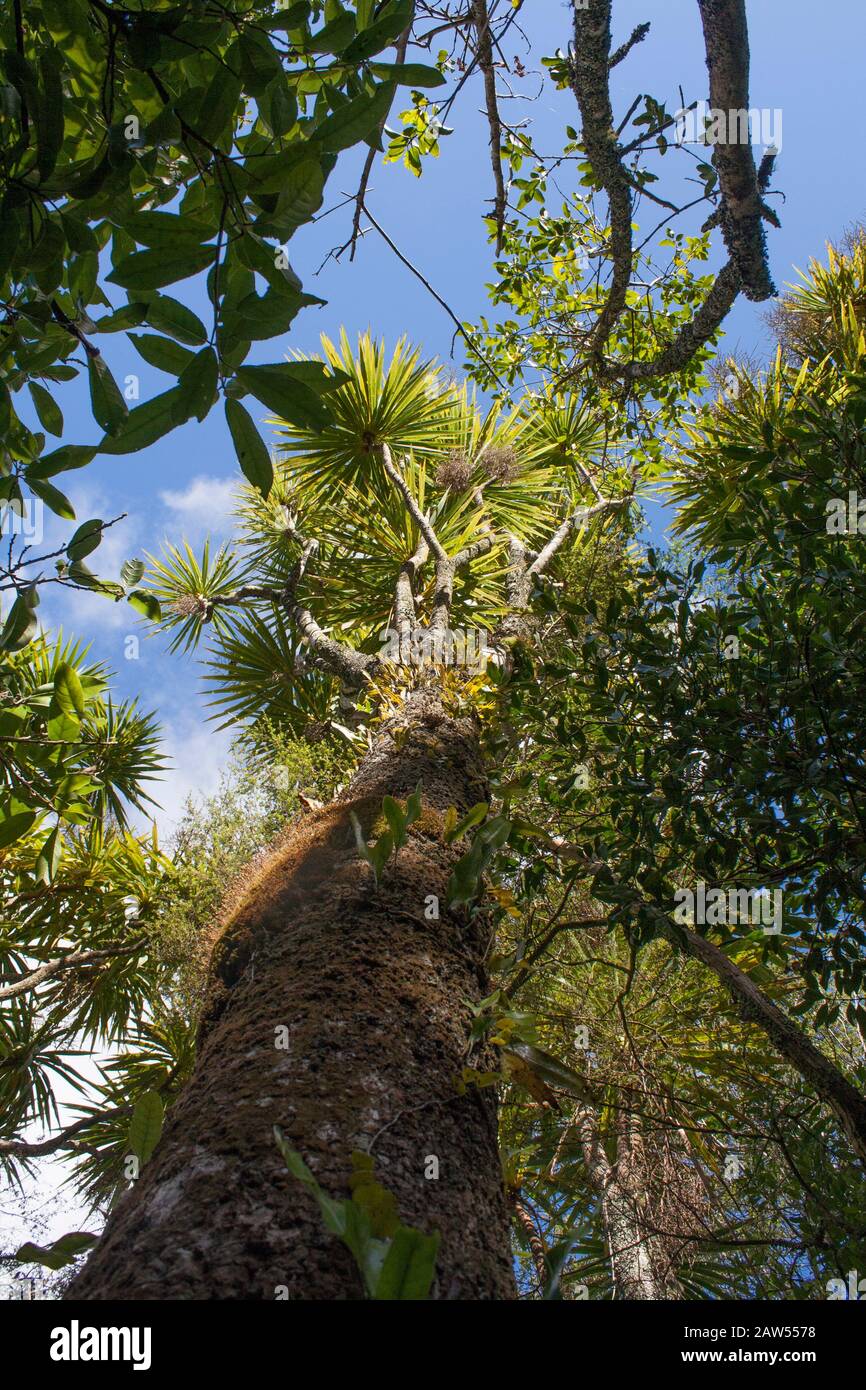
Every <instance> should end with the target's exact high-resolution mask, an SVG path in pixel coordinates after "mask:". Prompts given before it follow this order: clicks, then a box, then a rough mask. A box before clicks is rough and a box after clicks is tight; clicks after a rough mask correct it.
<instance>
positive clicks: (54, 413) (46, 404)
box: [28, 381, 63, 436]
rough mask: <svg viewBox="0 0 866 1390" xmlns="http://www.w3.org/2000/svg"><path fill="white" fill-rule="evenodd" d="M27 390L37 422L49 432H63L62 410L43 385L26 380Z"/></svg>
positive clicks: (57, 433) (58, 433)
mask: <svg viewBox="0 0 866 1390" xmlns="http://www.w3.org/2000/svg"><path fill="white" fill-rule="evenodd" d="M28 390H29V392H30V395H31V396H32V398H33V404H34V406H35V408H36V414H37V415H38V416H39V423H40V424H41V425H42V427H43V429H46V430H47V431H48V433H49V434H56V435H58V436H59V435H61V434H62V433H63V412H62V411H61V409H60V406H59V405H58V404H57V402H56V401H55V400H54V398H53V397H52V396H51V395H49V393H48V392H47V391H46V389H45V387H44V386H40V385H39V383H38V381H31V382H28Z"/></svg>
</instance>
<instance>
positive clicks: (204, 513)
mask: <svg viewBox="0 0 866 1390" xmlns="http://www.w3.org/2000/svg"><path fill="white" fill-rule="evenodd" d="M237 486H238V483H237V479H236V478H212V477H209V476H208V475H206V474H202V475H200V476H199V477H198V478H193V480H192V482H190V483H188V484H187V486H186V487H185V488H184V489H183V491H182V492H174V491H172V490H171V489H168V490H166V491H164V492H161V493H160V494H159V496H160V501H161V502H162V503H163V505H164V506H165V507H166V508H167V509H168V511H169V513H170V519H169V521H168V523H167V525H166V531H167V532H170V533H171V534H169V539H170V540H172V541H175V542H176V541H177V540H180V539H183V540H188V541H189V542H190V544H191V545H192V546H193V547H195V545H196V543H197V542H199V541H201V540H203V539H204V537H205V536H206V535H208V534H210V535H212V536H215V537H219V538H227V537H228V536H230V535H231V533H232V532H233V530H234V518H233V515H232V513H233V512H234V509H235V506H236V505H237V501H236V491H237Z"/></svg>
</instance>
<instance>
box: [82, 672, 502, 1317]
mask: <svg viewBox="0 0 866 1390" xmlns="http://www.w3.org/2000/svg"><path fill="white" fill-rule="evenodd" d="M418 782H420V783H421V786H422V798H423V814H422V816H421V818H420V820H419V821H418V822H416V823H415V825H414V826H412V828H411V829H410V832H409V841H408V843H407V844H406V845H405V846H404V847H403V848H402V849H401V850H400V851H399V854H398V855H397V858H396V862H395V861H394V860H393V859H392V861H391V864H390V865H389V867H388V868H386V869H385V871H384V873H383V874H382V876H381V878H380V882H379V886H378V888H377V887H376V886H375V884H374V881H373V875H372V871H371V869H370V867H369V866H368V865H367V864H366V863H364V862H363V860H362V859H360V858H359V856H358V851H357V847H356V844H355V840H354V835H353V832H352V827H351V823H350V815H349V813H350V811H352V810H354V812H355V813H356V815H357V816H358V819H359V820H360V822H361V824H362V826H363V827H364V830H365V832H366V833H367V838H368V839H372V838H376V837H378V835H379V834H381V833H382V830H383V829H386V828H387V825H386V824H385V823H384V822H382V823H381V824H380V822H381V817H382V811H381V808H382V798H383V796H384V795H385V794H386V793H387V794H390V795H392V796H395V797H398V798H400V797H405V796H406V795H407V794H409V793H411V792H412V791H413V790H414V789H415V786H416V784H417V783H418ZM486 790H487V789H486V781H485V776H484V770H483V764H482V761H481V757H480V754H479V750H478V739H477V730H476V728H475V726H474V724H473V723H472V722H471V721H470V720H468V719H463V718H456V717H452V716H450V715H448V714H447V713H446V712H445V711H444V710H443V707H442V704H441V701H440V700H439V698H438V696H437V695H436V694H435V693H431V692H423V691H422V692H418V693H417V694H416V695H414V696H412V697H411V700H410V701H409V702H408V703H407V705H406V706H404V708H403V710H402V711H401V712H400V714H399V715H398V716H396V717H395V719H393V720H392V721H391V722H390V723H389V724H387V725H385V726H384V729H383V732H382V734H381V736H380V737H379V739H378V741H377V742H376V743H375V745H374V747H373V748H372V749H371V751H370V753H369V754H368V755H367V757H366V758H365V759H364V761H363V763H362V764H361V766H360V768H359V770H358V772H357V775H356V776H355V778H354V780H353V782H352V784H351V785H350V787H349V788H348V790H347V791H346V792H345V793H344V794H343V796H342V797H340V798H339V800H338V801H336V802H334V803H333V804H332V805H331V806H329V807H327V808H326V809H324V810H322V811H320V812H316V813H314V814H312V815H310V816H307V817H306V818H305V819H304V820H303V821H302V822H301V823H300V824H299V825H295V826H293V827H291V828H290V829H289V830H288V832H287V833H286V836H285V838H284V839H283V841H282V843H281V844H280V845H279V846H278V847H277V848H276V849H274V850H273V851H272V852H271V853H270V854H269V856H268V858H267V859H266V861H265V862H264V865H263V866H262V867H261V868H259V869H258V870H256V871H254V872H253V873H252V874H251V877H250V879H249V880H248V883H247V885H246V888H245V890H244V891H243V892H242V893H240V894H238V895H237V897H236V901H235V905H234V910H233V911H232V912H231V914H230V916H229V917H228V919H227V920H226V921H225V925H224V927H223V930H222V932H221V934H220V936H219V937H218V939H217V941H216V945H215V948H214V951H213V956H212V962H211V980H210V986H209V996H208V1002H207V1005H206V1009H205V1015H204V1018H203V1023H202V1035H201V1041H200V1048H199V1055H198V1060H197V1063H196V1067H195V1071H194V1073H193V1076H192V1078H191V1080H190V1082H189V1084H188V1085H187V1087H186V1088H185V1090H184V1092H183V1093H182V1095H181V1096H180V1098H179V1099H178V1101H177V1102H176V1104H175V1105H174V1106H173V1107H172V1109H171V1111H170V1112H169V1115H168V1118H167V1122H166V1127H165V1132H164V1134H163V1137H162V1139H161V1140H160V1142H159V1144H158V1145H157V1148H156V1150H155V1152H154V1154H153V1156H152V1158H151V1159H150V1161H149V1163H148V1164H147V1165H146V1166H145V1167H144V1170H143V1172H142V1174H141V1176H140V1178H139V1179H138V1180H137V1181H136V1182H135V1184H134V1185H133V1188H132V1189H131V1191H130V1192H129V1193H128V1194H127V1195H126V1196H125V1197H124V1198H123V1199H122V1201H121V1202H120V1204H119V1206H118V1207H117V1209H116V1211H115V1212H114V1213H113V1214H112V1216H111V1217H110V1219H109V1221H108V1225H107V1227H106V1230H105V1233H104V1235H103V1237H102V1239H101V1241H100V1242H99V1244H98V1246H96V1247H95V1249H94V1252H93V1254H92V1255H91V1257H90V1259H89V1260H88V1262H87V1264H86V1266H85V1267H84V1269H83V1270H82V1272H81V1273H80V1274H79V1275H78V1276H77V1277H76V1279H75V1280H74V1281H73V1282H72V1284H71V1285H70V1287H69V1290H68V1293H67V1297H68V1298H73V1299H74V1298H88V1299H109V1298H121V1299H123V1298H127V1299H129V1298H150V1299H173V1298H192V1299H227V1298H228V1299H273V1298H275V1297H289V1298H295V1299H298V1298H304V1299H314V1298H320V1299H340V1298H358V1297H361V1296H362V1293H363V1290H362V1285H361V1282H360V1278H359V1275H358V1273H357V1270H356V1268H355V1265H354V1262H353V1260H352V1258H351V1257H350V1256H349V1254H348V1252H347V1251H346V1250H345V1249H344V1248H343V1246H342V1245H341V1244H340V1243H339V1242H338V1241H337V1240H336V1239H335V1238H334V1237H332V1236H330V1235H329V1234H328V1233H327V1232H326V1230H325V1227H324V1225H323V1222H322V1218H321V1215H320V1212H319V1209H318V1207H317V1205H316V1203H315V1201H314V1199H313V1198H312V1197H311V1195H310V1193H309V1192H308V1191H307V1189H306V1188H305V1187H304V1186H303V1185H302V1184H301V1183H300V1182H298V1181H297V1180H296V1179H295V1178H293V1177H291V1176H290V1175H289V1173H288V1172H287V1171H286V1168H285V1165H284V1162H283V1159H282V1157H281V1156H280V1153H279V1151H278V1150H277V1147H276V1144H275V1142H274V1137H273V1127H274V1125H279V1126H280V1127H281V1129H282V1130H283V1132H284V1134H285V1136H286V1139H287V1141H288V1142H289V1144H291V1146H292V1147H293V1148H295V1149H297V1150H298V1151H299V1152H300V1153H301V1155H302V1156H303V1158H304V1159H305V1160H306V1161H307V1163H308V1164H309V1166H310V1168H311V1169H312V1170H313V1173H314V1174H315V1176H316V1178H317V1180H318V1181H319V1182H320V1183H321V1184H322V1186H323V1187H324V1188H325V1189H326V1191H327V1192H329V1193H330V1194H331V1195H333V1196H339V1197H343V1196H348V1195H349V1191H348V1183H347V1180H348V1177H349V1175H350V1173H351V1166H352V1165H351V1154H352V1151H353V1150H363V1151H370V1150H372V1152H373V1155H374V1157H375V1160H376V1174H377V1177H378V1178H379V1180H380V1181H381V1182H382V1183H383V1184H384V1185H385V1186H386V1187H387V1188H389V1189H390V1190H391V1191H392V1192H393V1193H394V1195H395V1197H396V1201H397V1207H398V1211H399V1215H400V1219H401V1220H402V1221H403V1222H404V1223H405V1224H407V1225H412V1226H416V1227H419V1228H421V1229H422V1230H423V1231H425V1232H432V1231H434V1230H438V1231H440V1232H441V1245H440V1249H439V1256H438V1261H437V1267H436V1280H435V1282H434V1286H433V1290H432V1296H433V1297H434V1298H440V1299H446V1298H450V1299H454V1298H463V1299H509V1298H513V1297H515V1296H516V1289H515V1283H514V1276H513V1272H512V1264H511V1256H510V1237H509V1222H508V1215H507V1206H506V1197H505V1193H504V1190H503V1183H502V1174H501V1170H500V1164H499V1155H498V1148H497V1131H496V1102H495V1098H494V1095H493V1093H492V1091H491V1089H490V1088H487V1089H484V1090H483V1091H482V1090H478V1089H477V1088H474V1087H470V1089H469V1090H468V1092H467V1093H466V1094H465V1095H463V1096H460V1095H459V1093H458V1091H457V1089H456V1088H455V1079H456V1078H457V1077H458V1076H459V1075H460V1072H461V1070H462V1068H463V1067H464V1066H466V1065H467V1063H469V1064H470V1065H472V1066H475V1067H481V1068H484V1067H485V1066H489V1065H490V1064H491V1063H490V1058H489V1057H486V1056H485V1055H484V1053H483V1052H482V1053H481V1055H480V1056H479V1054H478V1053H477V1052H476V1053H475V1054H474V1055H473V1056H472V1057H471V1058H468V1057H467V1050H468V1035H469V1024H470V1015H469V1010H468V1009H467V1007H466V1001H467V1000H476V999H478V998H481V997H483V996H484V995H485V994H486V993H488V992H489V990H488V982H487V977H486V972H485V965H484V960H485V955H486V948H487V944H488V943H487V940H486V936H487V931H486V929H485V922H484V916H483V914H480V915H477V916H475V917H474V918H472V919H470V918H469V917H468V914H466V912H465V911H464V910H463V909H459V910H456V911H454V912H450V911H449V910H448V908H447V905H446V901H447V899H446V885H447V883H448V879H449V876H450V872H451V869H452V867H453V863H454V861H455V860H456V859H457V858H458V857H459V855H460V854H461V853H462V852H463V851H464V850H465V848H466V846H465V844H464V845H462V846H461V845H455V846H448V845H446V844H445V843H444V841H443V838H442V833H441V818H442V814H443V813H444V812H445V811H446V810H447V808H448V807H449V806H456V807H457V809H458V811H459V812H461V813H462V812H465V811H466V810H467V809H468V808H469V807H470V806H471V805H473V804H474V803H476V802H477V801H480V800H485V799H486ZM434 897H435V898H436V899H438V910H439V915H438V918H437V917H436V916H435V915H434V916H430V913H431V912H433V911H434V905H433V898H434ZM281 1030H282V1031H281ZM285 1030H287V1032H286V1031H285ZM286 1038H287V1040H288V1050H285V1049H284V1048H281V1047H280V1045H279V1043H280V1040H281V1039H282V1041H283V1042H285V1041H286ZM437 1171H438V1176H436V1173H437Z"/></svg>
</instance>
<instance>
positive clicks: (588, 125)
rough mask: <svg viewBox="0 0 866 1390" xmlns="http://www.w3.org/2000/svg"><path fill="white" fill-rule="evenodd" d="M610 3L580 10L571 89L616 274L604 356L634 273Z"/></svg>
mask: <svg viewBox="0 0 866 1390" xmlns="http://www.w3.org/2000/svg"><path fill="white" fill-rule="evenodd" d="M610 11H611V0H593V3H592V5H590V6H588V8H587V9H580V8H577V7H575V11H574V47H575V52H574V59H573V62H572V87H573V90H574V94H575V96H576V97H577V104H578V106H579V107H580V119H581V125H582V130H581V139H582V141H583V145H584V149H585V150H586V156H587V159H588V160H589V162H590V164H591V165H592V171H593V174H594V176H595V178H596V180H597V181H598V183H599V184H600V186H601V187H602V188H603V189H604V191H605V193H606V194H607V200H608V206H609V218H610V252H611V261H612V264H613V275H612V278H611V284H610V289H609V291H608V295H607V299H606V300H605V302H604V305H603V307H602V310H601V313H600V314H599V316H598V319H597V320H596V323H595V327H594V329H593V331H592V337H591V340H590V351H591V352H593V353H600V352H601V351H602V350H603V349H604V345H605V343H606V342H607V340H608V338H609V337H610V334H611V330H612V329H613V327H614V325H615V324H616V322H617V320H618V319H619V317H620V315H621V314H622V312H623V310H624V309H625V305H626V297H627V295H628V288H629V283H630V281H631V271H632V231H631V215H632V210H631V190H630V185H629V179H628V177H627V175H626V172H625V169H624V168H623V164H622V158H621V155H620V152H619V146H618V144H617V139H616V135H615V133H614V128H613V125H614V122H613V109H612V107H611V104H610V87H609V73H610V43H611V35H610Z"/></svg>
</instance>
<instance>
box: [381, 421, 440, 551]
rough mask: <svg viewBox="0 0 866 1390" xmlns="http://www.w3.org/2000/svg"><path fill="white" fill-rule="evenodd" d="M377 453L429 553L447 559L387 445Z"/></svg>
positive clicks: (382, 445)
mask: <svg viewBox="0 0 866 1390" xmlns="http://www.w3.org/2000/svg"><path fill="white" fill-rule="evenodd" d="M379 453H380V456H381V459H382V467H383V468H384V469H385V472H386V473H387V474H388V477H389V478H390V479H391V482H392V483H393V484H394V486H395V487H396V488H397V490H398V492H399V493H400V495H401V497H402V498H403V501H404V502H405V504H406V510H407V512H408V513H409V515H410V516H411V518H412V520H413V521H414V522H415V525H416V526H417V527H418V530H419V531H420V532H421V535H422V536H423V537H424V539H425V541H426V542H427V544H428V545H429V547H430V549H431V551H432V552H433V554H434V555H435V556H436V559H437V560H445V559H447V558H448V557H447V556H446V554H445V549H444V547H443V546H442V544H441V542H440V540H439V538H438V537H437V535H436V532H435V531H434V530H433V527H432V526H431V525H430V521H429V519H428V517H426V516H425V515H424V513H423V512H422V510H421V508H420V507H419V506H418V503H417V501H416V500H415V498H414V497H413V495H412V489H411V488H410V487H409V484H408V483H407V482H406V479H405V478H404V477H403V474H402V473H401V472H400V470H399V468H398V467H397V466H396V464H395V463H394V460H393V458H392V457H391V450H390V448H389V447H388V445H387V444H380V445H379Z"/></svg>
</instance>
